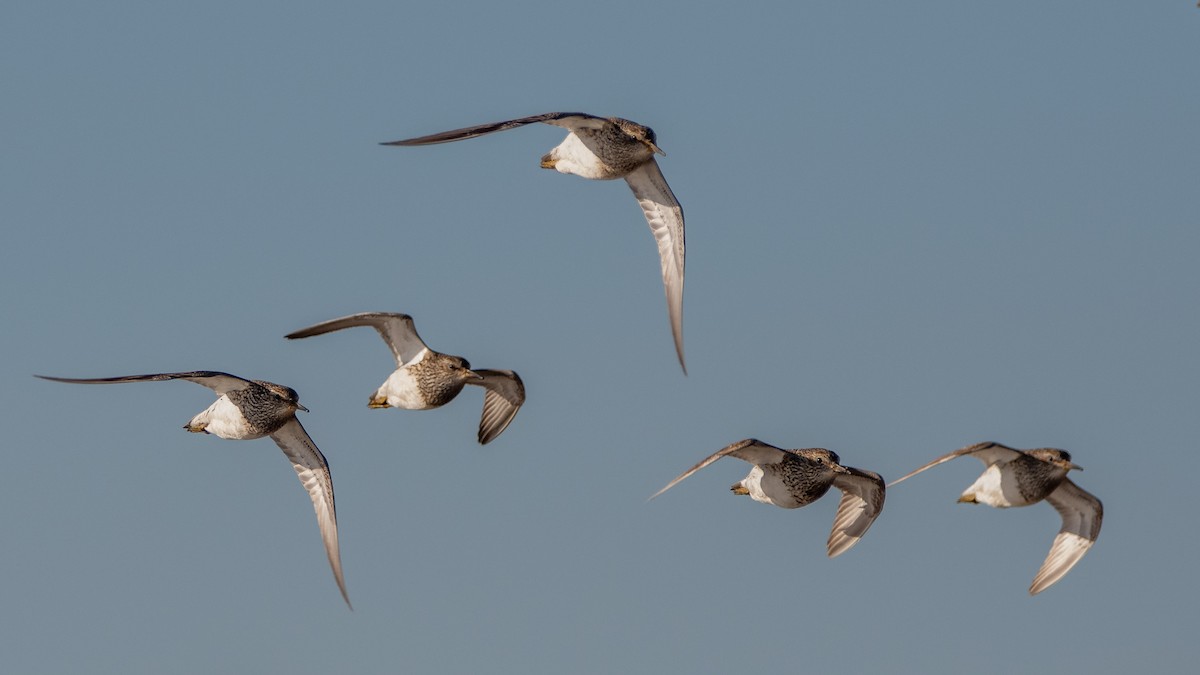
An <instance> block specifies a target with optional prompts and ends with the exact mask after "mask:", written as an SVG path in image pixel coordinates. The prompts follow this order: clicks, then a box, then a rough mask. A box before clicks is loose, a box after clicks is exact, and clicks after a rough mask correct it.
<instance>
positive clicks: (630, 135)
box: [383, 112, 687, 375]
mask: <svg viewBox="0 0 1200 675" xmlns="http://www.w3.org/2000/svg"><path fill="white" fill-rule="evenodd" d="M534 122H542V123H544V124H552V125H554V126H556V127H562V128H564V129H566V130H567V132H568V133H567V137H566V138H565V139H563V142H562V143H559V144H558V145H557V146H555V147H554V148H553V149H552V150H550V152H548V153H547V154H545V155H544V156H542V168H543V169H555V170H557V171H558V172H559V173H568V174H574V175H576V176H581V177H583V178H590V179H593V180H612V179H615V178H624V179H625V182H626V183H628V184H629V187H630V189H632V190H633V196H634V197H635V198H636V199H637V201H638V204H639V205H641V207H642V212H643V213H645V215H646V222H648V223H649V224H650V231H651V233H653V234H654V239H655V241H656V242H657V243H658V255H659V258H660V259H661V261H662V277H663V286H664V288H665V290H666V294H667V315H668V317H669V318H670V320H671V333H672V335H673V336H674V338H675V353H676V355H678V357H679V365H680V366H681V367H682V368H683V372H684V374H685V375H686V374H687V365H686V364H685V363H684V359H683V266H684V232H683V208H682V207H681V206H680V205H679V200H677V199H675V195H674V194H673V193H672V192H671V188H670V186H668V185H667V180H666V179H665V178H663V175H662V171H661V170H659V168H658V162H656V161H654V155H656V154H659V155H663V156H664V157H665V156H666V153H664V152H663V151H662V150H660V149H659V147H658V145H657V143H658V137H657V136H656V135H655V134H654V130H653V129H651V128H650V127H647V126H642V125H641V124H638V123H637V122H631V121H629V120H626V119H622V118H620V117H596V116H595V115H588V114H587V113H579V112H551V113H544V114H541V115H530V116H529V117H521V118H518V119H515V120H507V121H504V122H494V123H491V124H480V125H478V126H474V127H467V128H465V129H455V130H453V131H444V132H442V133H440V134H432V135H429V136H421V137H419V138H408V139H405V140H402V141H392V142H390V143H384V144H383V145H403V146H409V145H433V144H435V143H449V142H451V141H461V140H464V139H467V138H475V137H476V136H483V135H484V134H490V133H494V132H497V131H506V130H508V129H514V128H516V127H520V126H524V125H526V124H533V123H534Z"/></svg>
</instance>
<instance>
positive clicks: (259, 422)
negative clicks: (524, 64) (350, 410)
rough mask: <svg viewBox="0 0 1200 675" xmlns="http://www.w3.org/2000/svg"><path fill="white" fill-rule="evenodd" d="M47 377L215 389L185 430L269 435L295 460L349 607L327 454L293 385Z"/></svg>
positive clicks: (207, 374)
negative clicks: (307, 425) (300, 415)
mask: <svg viewBox="0 0 1200 675" xmlns="http://www.w3.org/2000/svg"><path fill="white" fill-rule="evenodd" d="M37 377H40V378H42V379H44V380H53V381H55V382H70V383H74V384H117V383H123V382H159V381H163V380H188V381H189V382H195V383H196V384H201V385H204V386H205V387H208V388H209V389H212V390H213V391H214V392H216V393H217V400H216V401H214V402H213V404H212V405H210V406H208V408H206V409H205V410H204V411H203V412H201V413H199V414H198V415H196V416H195V417H193V418H192V419H191V420H189V421H188V423H187V424H185V425H184V427H183V428H184V429H187V430H188V431H191V432H195V433H211V434H214V435H216V436H219V437H221V438H228V439H232V440H249V439H254V438H262V437H263V436H270V437H271V440H273V441H275V444H276V445H278V446H279V448H280V449H281V450H283V454H285V455H287V458H288V459H289V460H291V462H292V467H293V468H294V469H295V470H296V475H297V476H298V477H299V478H300V484H301V485H303V486H304V489H305V490H307V491H308V496H309V497H310V498H311V499H312V503H313V510H314V511H316V514H317V526H318V527H319V528H320V530H321V539H322V540H323V541H324V543H325V554H326V555H327V556H328V557H329V566H330V567H331V568H333V578H334V580H336V581H337V585H338V590H340V591H341V592H342V599H344V600H345V601H346V605H347V606H350V597H349V596H348V595H346V582H345V580H344V579H343V578H342V558H341V553H340V551H339V548H338V531H337V510H336V509H335V507H334V502H333V479H332V478H331V477H330V475H329V464H328V463H327V462H326V461H325V456H324V455H322V454H321V451H320V450H318V449H317V446H316V445H315V444H314V443H313V441H312V439H311V438H309V436H308V432H306V431H305V430H304V427H303V426H301V425H300V420H298V419H296V411H297V410H303V411H305V412H308V408H305V407H304V406H302V405H300V397H299V395H297V394H296V391H295V390H294V389H292V388H290V387H285V386H282V385H278V384H275V383H273V382H264V381H262V380H245V379H242V378H240V377H237V376H236V375H230V374H228V373H220V372H216V371H211V370H198V371H193V372H188V373H155V374H151V375H129V376H125V377H104V378H92V379H80V378H69V377H48V376H45V375H38V376H37Z"/></svg>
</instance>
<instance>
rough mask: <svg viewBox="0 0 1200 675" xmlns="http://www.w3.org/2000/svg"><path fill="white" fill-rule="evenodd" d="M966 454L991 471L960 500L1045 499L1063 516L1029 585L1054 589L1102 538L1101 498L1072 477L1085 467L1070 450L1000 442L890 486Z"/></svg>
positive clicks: (1005, 502)
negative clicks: (1022, 447) (1073, 458)
mask: <svg viewBox="0 0 1200 675" xmlns="http://www.w3.org/2000/svg"><path fill="white" fill-rule="evenodd" d="M967 455H969V456H971V457H974V458H976V459H978V460H979V461H981V462H983V463H984V465H985V466H986V467H987V468H985V469H984V471H983V474H982V475H981V476H979V478H977V479H975V482H974V483H972V484H971V487H969V488H967V489H966V490H965V491H964V492H963V493H962V496H960V497H959V498H958V501H960V502H963V503H968V504H987V505H988V506H994V507H996V508H1001V509H1003V508H1008V507H1010V506H1029V505H1030V504H1036V503H1038V502H1040V501H1042V500H1046V501H1048V502H1050V505H1051V506H1053V507H1054V509H1055V510H1056V511H1058V514H1059V515H1060V516H1062V527H1061V528H1060V529H1059V531H1058V535H1057V536H1055V537H1054V543H1053V544H1052V545H1051V546H1050V553H1049V555H1047V556H1046V560H1045V562H1043V563H1042V567H1041V569H1039V570H1038V573H1037V576H1035V577H1034V578H1033V583H1032V584H1030V586H1029V594H1030V595H1037V594H1038V593H1041V592H1042V591H1044V590H1046V589H1047V588H1050V586H1052V585H1054V583H1055V582H1057V581H1058V580H1059V579H1061V578H1063V577H1064V576H1065V575H1066V574H1067V572H1069V571H1071V568H1072V567H1074V566H1075V563H1077V562H1079V560H1080V559H1081V558H1083V555H1084V554H1085V553H1087V552H1088V550H1089V549H1091V547H1092V544H1094V543H1096V537H1098V536H1100V522H1101V521H1102V520H1103V519H1104V506H1103V505H1102V504H1101V503H1100V500H1099V499H1096V497H1094V496H1093V495H1091V494H1089V493H1088V492H1087V491H1085V490H1083V489H1082V488H1080V487H1079V486H1078V485H1075V484H1074V483H1072V482H1071V479H1069V478H1067V472H1068V471H1070V470H1071V469H1076V470H1082V468H1081V467H1079V466H1077V465H1075V464H1074V463H1072V462H1071V455H1070V453H1068V452H1066V451H1065V450H1058V449H1055V448H1038V449H1036V450H1016V449H1014V448H1010V447H1007V446H1004V445H1000V444H999V443H977V444H975V445H969V446H967V447H965V448H960V449H958V450H955V451H954V452H951V453H949V454H946V455H942V456H941V457H938V458H937V459H935V460H933V461H932V462H930V463H928V464H926V465H925V466H922V467H921V468H919V469H917V470H916V471H913V472H912V473H909V474H908V475H905V476H902V477H900V478H897V479H896V480H894V481H892V482H891V483H890V484H889V485H888V487H891V486H892V485H895V484H896V483H899V482H900V481H902V480H905V479H907V478H911V477H913V476H915V475H917V474H919V473H921V472H922V471H925V470H926V469H930V468H933V467H935V466H937V465H938V464H942V463H943V462H948V461H950V460H952V459H954V458H956V457H963V456H967Z"/></svg>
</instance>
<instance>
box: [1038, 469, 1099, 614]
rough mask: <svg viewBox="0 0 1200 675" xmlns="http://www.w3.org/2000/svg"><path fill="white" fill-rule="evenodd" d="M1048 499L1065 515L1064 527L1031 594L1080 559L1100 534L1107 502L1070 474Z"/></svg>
mask: <svg viewBox="0 0 1200 675" xmlns="http://www.w3.org/2000/svg"><path fill="white" fill-rule="evenodd" d="M1046 501H1048V502H1050V505H1051V506H1053V507H1054V509H1055V510H1056V511H1058V513H1059V515H1060V516H1062V528H1061V529H1059V531H1058V535H1057V536H1055V537H1054V543H1053V544H1051V545H1050V553H1049V554H1048V555H1047V556H1046V560H1045V561H1044V562H1043V563H1042V567H1041V569H1039V570H1038V573H1037V576H1035V577H1034V578H1033V583H1032V584H1030V585H1029V594H1030V595H1037V594H1038V593H1041V592H1042V591H1044V590H1046V589H1047V588H1050V587H1051V586H1053V585H1054V583H1055V582H1057V581H1058V580H1059V579H1062V578H1063V577H1064V576H1066V574H1067V572H1070V571H1071V568H1072V567H1074V566H1075V564H1076V563H1078V562H1079V561H1080V560H1081V559H1082V558H1083V556H1084V554H1086V553H1087V552H1088V551H1089V550H1091V548H1092V544H1095V543H1096V538H1097V537H1099V536H1100V523H1101V521H1103V520H1104V505H1103V504H1101V503H1100V500H1099V499H1096V497H1095V496H1094V495H1092V494H1091V493H1089V492H1088V491H1086V490H1084V489H1083V488H1080V487H1079V486H1078V485H1076V484H1075V483H1072V482H1071V480H1070V479H1069V478H1064V479H1063V482H1062V483H1060V484H1059V486H1058V487H1057V488H1055V490H1054V492H1051V493H1050V494H1049V496H1047V497H1046Z"/></svg>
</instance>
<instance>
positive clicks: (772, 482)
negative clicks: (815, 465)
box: [742, 465, 800, 509]
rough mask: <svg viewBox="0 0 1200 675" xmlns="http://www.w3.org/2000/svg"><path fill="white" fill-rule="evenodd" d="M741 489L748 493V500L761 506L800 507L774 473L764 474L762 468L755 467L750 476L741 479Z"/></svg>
mask: <svg viewBox="0 0 1200 675" xmlns="http://www.w3.org/2000/svg"><path fill="white" fill-rule="evenodd" d="M742 487H744V488H746V490H747V491H749V493H750V498H751V499H753V500H754V501H756V502H762V503H763V504H771V505H774V506H778V507H781V508H785V509H795V508H798V507H800V504H797V503H796V498H795V497H794V496H792V492H791V490H789V489H787V486H786V485H784V484H783V481H781V480H780V479H779V476H778V475H776V474H774V473H764V472H763V470H762V467H760V466H758V465H755V466H754V468H753V469H750V474H749V475H748V476H746V477H745V478H744V479H742Z"/></svg>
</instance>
